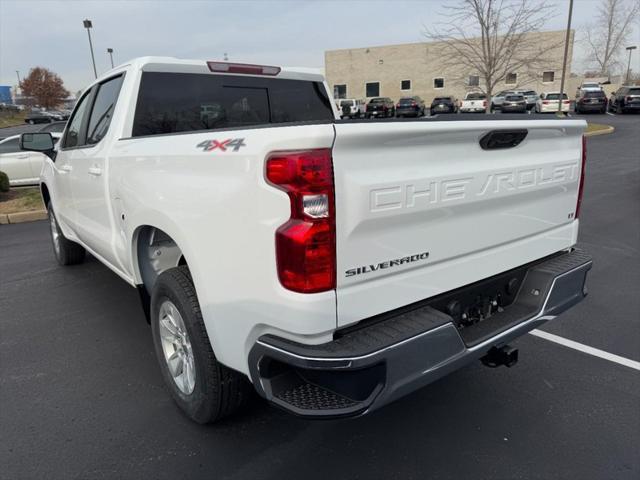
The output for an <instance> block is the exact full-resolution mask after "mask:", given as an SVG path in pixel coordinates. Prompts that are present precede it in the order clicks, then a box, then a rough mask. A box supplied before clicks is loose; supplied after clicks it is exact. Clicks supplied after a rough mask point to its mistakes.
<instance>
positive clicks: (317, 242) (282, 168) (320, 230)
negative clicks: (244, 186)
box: [265, 148, 336, 293]
mask: <svg viewBox="0 0 640 480" xmlns="http://www.w3.org/2000/svg"><path fill="white" fill-rule="evenodd" d="M265 176H266V179H267V181H268V182H269V183H270V184H272V185H274V186H275V187H277V188H279V189H280V190H284V191H285V192H286V193H287V194H288V195H289V199H290V201H291V217H290V218H289V220H288V221H287V222H286V223H284V224H283V225H281V226H280V227H279V228H278V230H277V231H276V263H277V268H278V278H279V279H280V283H281V284H282V285H283V286H284V287H285V288H287V289H289V290H293V291H294V292H300V293H317V292H323V291H326V290H333V289H334V288H335V287H336V234H335V206H334V186H333V164H332V159H331V149H329V148H319V149H313V150H291V151H280V152H272V153H270V154H269V155H268V156H267V162H266V172H265Z"/></svg>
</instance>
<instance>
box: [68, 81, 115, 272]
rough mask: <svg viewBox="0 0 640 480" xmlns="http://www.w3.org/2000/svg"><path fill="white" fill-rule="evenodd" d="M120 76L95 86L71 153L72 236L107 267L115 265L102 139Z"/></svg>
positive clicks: (105, 144)
mask: <svg viewBox="0 0 640 480" xmlns="http://www.w3.org/2000/svg"><path fill="white" fill-rule="evenodd" d="M123 78H124V77H123V75H122V74H120V75H118V76H116V77H112V78H110V79H108V80H106V81H104V82H101V83H100V84H98V85H97V86H96V87H95V88H96V90H95V94H94V100H93V102H92V104H91V109H90V114H89V117H88V120H87V122H86V141H85V143H84V145H83V146H82V148H77V149H75V150H73V152H72V153H71V156H70V159H69V163H70V164H71V167H72V171H71V189H72V192H73V202H74V210H75V216H76V234H77V235H78V237H79V238H80V239H81V240H82V241H83V242H84V243H86V244H87V245H88V246H90V247H91V248H92V249H93V250H94V251H95V252H96V253H97V254H99V255H100V256H102V257H103V258H104V259H105V260H107V261H108V262H109V263H115V254H114V251H113V243H112V241H113V239H112V235H113V232H114V227H113V221H112V217H111V214H110V211H111V210H110V199H109V196H108V192H107V163H106V160H107V153H108V143H107V142H103V141H102V139H103V138H104V137H105V136H106V134H107V132H108V130H109V125H110V123H111V118H112V117H113V114H114V110H115V107H116V102H117V100H118V95H119V93H120V87H121V86H122V81H123Z"/></svg>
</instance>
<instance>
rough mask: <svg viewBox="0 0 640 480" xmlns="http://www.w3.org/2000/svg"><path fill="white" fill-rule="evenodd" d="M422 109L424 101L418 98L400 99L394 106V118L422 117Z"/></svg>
mask: <svg viewBox="0 0 640 480" xmlns="http://www.w3.org/2000/svg"><path fill="white" fill-rule="evenodd" d="M424 109H425V105H424V100H422V99H421V98H420V97H418V96H415V97H402V98H401V99H400V100H398V104H397V105H396V117H422V116H423V115H424Z"/></svg>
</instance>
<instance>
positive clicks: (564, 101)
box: [562, 100, 571, 105]
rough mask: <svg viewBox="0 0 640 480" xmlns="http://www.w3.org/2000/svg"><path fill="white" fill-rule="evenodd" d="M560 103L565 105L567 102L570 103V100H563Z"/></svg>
mask: <svg viewBox="0 0 640 480" xmlns="http://www.w3.org/2000/svg"><path fill="white" fill-rule="evenodd" d="M562 103H564V104H565V105H566V104H567V103H571V100H563V101H562Z"/></svg>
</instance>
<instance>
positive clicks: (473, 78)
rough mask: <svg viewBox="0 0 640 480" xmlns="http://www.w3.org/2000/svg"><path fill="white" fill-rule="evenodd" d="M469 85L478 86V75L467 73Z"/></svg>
mask: <svg viewBox="0 0 640 480" xmlns="http://www.w3.org/2000/svg"><path fill="white" fill-rule="evenodd" d="M469 86H470V87H479V86H480V77H479V76H478V75H469Z"/></svg>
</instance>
